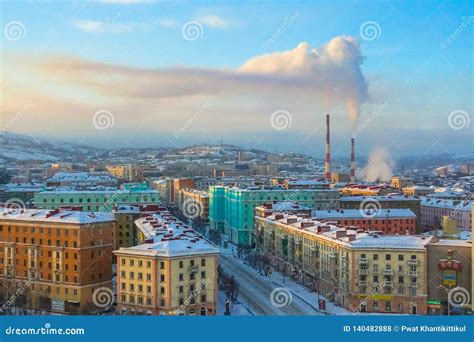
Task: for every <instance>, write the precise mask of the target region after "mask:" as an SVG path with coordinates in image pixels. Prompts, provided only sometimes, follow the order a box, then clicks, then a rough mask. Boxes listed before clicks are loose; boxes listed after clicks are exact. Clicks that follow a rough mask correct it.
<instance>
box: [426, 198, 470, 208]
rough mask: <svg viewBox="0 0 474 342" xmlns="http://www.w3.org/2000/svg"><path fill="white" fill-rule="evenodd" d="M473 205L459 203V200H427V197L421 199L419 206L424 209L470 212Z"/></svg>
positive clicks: (466, 202)
mask: <svg viewBox="0 0 474 342" xmlns="http://www.w3.org/2000/svg"><path fill="white" fill-rule="evenodd" d="M473 203H474V202H473V201H460V200H452V199H439V198H428V197H423V198H422V199H421V205H422V206H425V207H434V208H445V209H456V210H462V211H470V210H471V208H472V204H473Z"/></svg>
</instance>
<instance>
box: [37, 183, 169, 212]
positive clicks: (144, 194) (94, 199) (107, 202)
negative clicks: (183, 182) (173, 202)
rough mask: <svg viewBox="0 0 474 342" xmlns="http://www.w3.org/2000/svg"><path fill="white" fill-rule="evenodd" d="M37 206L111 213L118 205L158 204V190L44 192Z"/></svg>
mask: <svg viewBox="0 0 474 342" xmlns="http://www.w3.org/2000/svg"><path fill="white" fill-rule="evenodd" d="M34 200H35V205H36V207H37V208H41V209H57V208H60V207H63V206H75V207H77V206H79V207H81V208H82V210H84V211H101V212H105V211H111V210H112V209H113V208H114V206H117V205H129V204H158V203H160V200H159V194H158V191H156V190H150V189H147V190H143V189H140V188H131V189H129V190H90V191H87V190H84V191H70V190H57V191H42V192H38V193H36V194H35V199H34Z"/></svg>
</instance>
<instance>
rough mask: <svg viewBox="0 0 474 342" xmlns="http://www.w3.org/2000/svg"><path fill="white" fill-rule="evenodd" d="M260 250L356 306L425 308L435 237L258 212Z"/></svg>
mask: <svg viewBox="0 0 474 342" xmlns="http://www.w3.org/2000/svg"><path fill="white" fill-rule="evenodd" d="M256 230H257V232H258V235H257V251H258V252H259V253H261V254H262V255H264V256H265V258H266V259H267V260H269V262H270V263H271V264H272V265H273V266H274V267H276V268H277V269H278V270H279V271H281V272H285V273H286V274H287V275H291V276H293V277H296V278H297V279H298V280H299V281H301V282H302V283H303V284H305V285H306V286H308V287H310V288H312V289H314V290H316V291H318V292H319V293H321V294H323V295H324V296H325V297H327V298H329V299H330V300H331V301H334V302H335V303H337V304H338V305H341V306H343V307H345V308H346V309H348V310H351V311H353V312H380V313H405V314H426V311H427V304H426V299H427V275H426V263H427V251H426V245H427V244H428V243H430V242H431V241H434V240H435V239H436V238H434V237H429V238H424V237H420V236H405V235H404V236H381V235H378V234H375V233H368V232H364V231H362V230H360V229H359V230H356V229H354V230H353V229H346V228H344V227H340V226H337V225H333V224H328V223H326V222H321V221H318V220H317V219H315V218H308V217H306V216H299V215H291V214H281V213H277V214H273V215H271V216H268V217H265V218H264V217H256Z"/></svg>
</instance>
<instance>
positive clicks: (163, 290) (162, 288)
mask: <svg viewBox="0 0 474 342" xmlns="http://www.w3.org/2000/svg"><path fill="white" fill-rule="evenodd" d="M160 293H161V294H165V288H164V287H163V286H162V287H160Z"/></svg>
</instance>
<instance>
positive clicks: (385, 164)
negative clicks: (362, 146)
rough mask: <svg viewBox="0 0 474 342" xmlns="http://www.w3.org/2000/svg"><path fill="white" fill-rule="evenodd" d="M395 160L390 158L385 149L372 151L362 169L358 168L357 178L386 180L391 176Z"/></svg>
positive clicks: (370, 180)
mask: <svg viewBox="0 0 474 342" xmlns="http://www.w3.org/2000/svg"><path fill="white" fill-rule="evenodd" d="M394 166H395V162H394V161H393V160H392V159H391V158H390V155H389V153H388V151H387V150H386V149H383V148H379V149H376V150H374V151H372V152H371V153H370V155H369V161H368V163H367V165H366V166H365V167H364V168H363V169H358V174H359V175H358V178H359V179H364V180H365V181H367V182H376V181H382V182H386V181H389V180H390V179H391V178H392V175H393V168H394Z"/></svg>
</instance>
